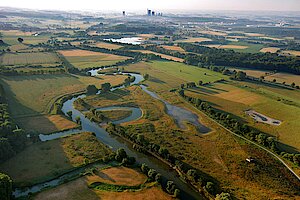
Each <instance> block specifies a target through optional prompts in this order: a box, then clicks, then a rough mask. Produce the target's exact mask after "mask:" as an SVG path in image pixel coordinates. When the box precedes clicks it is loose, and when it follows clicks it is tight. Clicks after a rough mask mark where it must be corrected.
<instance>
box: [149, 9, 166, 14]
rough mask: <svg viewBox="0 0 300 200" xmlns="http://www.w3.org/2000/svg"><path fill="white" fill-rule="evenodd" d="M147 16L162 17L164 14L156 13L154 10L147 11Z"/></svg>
mask: <svg viewBox="0 0 300 200" xmlns="http://www.w3.org/2000/svg"><path fill="white" fill-rule="evenodd" d="M147 15H148V16H162V15H163V14H162V12H157V13H155V11H154V10H150V9H147Z"/></svg>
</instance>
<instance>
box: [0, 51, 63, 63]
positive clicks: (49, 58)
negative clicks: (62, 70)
mask: <svg viewBox="0 0 300 200" xmlns="http://www.w3.org/2000/svg"><path fill="white" fill-rule="evenodd" d="M59 63H61V60H60V59H59V58H58V57H57V55H56V54H55V53H49V52H39V53H5V54H4V55H2V56H1V57H0V64H1V65H37V64H59Z"/></svg>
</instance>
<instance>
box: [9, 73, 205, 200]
mask: <svg viewBox="0 0 300 200" xmlns="http://www.w3.org/2000/svg"><path fill="white" fill-rule="evenodd" d="M90 72H91V74H92V75H97V74H96V73H97V72H96V70H91V71H90ZM124 74H127V75H131V76H134V77H135V81H134V82H133V83H131V85H132V84H138V83H140V82H141V81H143V76H142V75H140V74H135V73H124ZM121 87H124V86H121ZM141 87H142V89H143V90H144V91H145V92H147V93H148V94H150V95H151V96H153V97H154V98H158V99H160V98H159V97H158V96H157V95H156V94H155V93H153V92H150V91H148V90H146V87H145V86H141ZM115 89H117V88H115ZM84 97H86V95H79V96H77V97H74V98H72V99H70V100H67V101H66V102H65V103H64V104H63V106H62V112H63V113H64V114H65V115H66V116H67V112H68V111H72V119H73V121H75V118H76V117H80V119H81V125H82V129H80V130H79V129H75V130H69V131H63V132H58V133H53V134H50V135H43V134H41V135H40V139H41V140H42V141H47V140H53V139H56V138H59V137H62V136H66V135H69V134H73V133H78V132H83V131H84V132H94V133H95V134H96V137H97V138H98V139H99V140H100V141H101V142H102V143H104V144H106V145H107V146H109V147H110V148H111V149H112V150H117V149H119V148H124V149H125V151H126V152H127V154H128V155H129V156H134V157H135V158H136V160H137V163H138V164H142V163H146V164H147V165H148V166H149V167H150V168H153V169H155V170H156V171H157V172H159V173H160V174H161V175H162V177H163V180H172V181H173V182H174V183H175V184H176V187H177V188H179V189H180V190H181V194H180V197H181V199H188V200H193V199H204V198H203V197H202V196H201V195H200V194H199V193H198V192H196V191H195V190H194V189H193V188H192V187H191V186H190V185H189V184H187V183H185V182H184V181H182V180H181V179H180V178H179V177H178V174H177V173H176V172H175V170H173V169H171V168H170V167H169V166H168V165H167V164H165V163H163V162H161V161H160V160H158V159H157V158H155V157H153V156H149V155H145V154H143V153H139V152H137V151H135V150H134V149H133V148H132V145H131V144H130V143H128V142H126V141H124V140H123V139H121V138H119V137H116V136H112V135H110V134H109V133H107V132H106V131H105V130H104V129H103V128H101V127H100V126H99V124H97V123H94V122H91V121H90V120H89V119H87V118H85V117H84V115H83V114H82V113H81V112H80V111H78V110H76V109H75V108H74V107H73V102H74V101H75V100H76V99H78V98H84ZM160 100H161V101H163V100H162V99H160ZM163 102H164V103H165V104H166V107H167V109H168V110H169V108H170V105H171V104H167V102H165V101H163ZM115 108H118V107H114V106H113V107H106V108H101V109H106V110H109V109H115ZM178 108H179V107H178ZM126 109H130V110H132V114H131V115H130V116H129V117H127V118H125V119H123V120H119V121H116V122H115V123H123V122H129V121H134V120H136V119H138V118H140V117H142V111H141V109H139V108H132V107H126ZM181 109H183V108H181ZM178 111H184V112H185V115H184V116H186V117H188V118H189V115H187V114H188V112H189V113H190V114H191V115H190V116H193V117H192V122H191V123H193V124H194V123H196V122H195V117H194V115H195V114H193V113H192V112H190V111H188V110H185V109H183V110H177V111H176V112H178ZM168 113H170V114H171V115H172V113H174V112H173V111H171V110H170V112H168ZM172 116H173V117H174V116H175V115H172ZM174 119H175V120H176V121H177V122H178V123H179V124H180V123H182V121H183V120H187V121H189V119H186V118H182V117H181V118H178V119H176V118H175V117H174ZM197 121H198V117H197ZM198 123H199V121H198ZM199 124H200V123H199ZM196 125H197V124H196ZM200 125H201V124H200ZM60 182H61V178H60V179H59V181H58V180H56V179H55V180H52V181H51V182H47V183H46V184H45V183H41V184H37V185H34V186H32V187H29V188H26V189H24V190H20V189H17V190H15V191H14V195H15V196H16V197H20V196H24V195H27V194H28V193H29V192H32V193H34V192H38V191H41V190H42V189H44V188H45V187H49V186H56V185H58V184H59V183H60Z"/></svg>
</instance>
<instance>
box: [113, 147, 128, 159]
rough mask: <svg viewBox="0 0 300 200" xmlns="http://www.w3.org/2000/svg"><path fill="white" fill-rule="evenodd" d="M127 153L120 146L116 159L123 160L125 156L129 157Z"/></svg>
mask: <svg viewBox="0 0 300 200" xmlns="http://www.w3.org/2000/svg"><path fill="white" fill-rule="evenodd" d="M127 157H128V156H127V153H126V151H125V150H124V149H123V148H120V149H118V150H117V152H116V156H115V159H116V160H117V161H119V162H121V161H122V160H123V159H124V158H127Z"/></svg>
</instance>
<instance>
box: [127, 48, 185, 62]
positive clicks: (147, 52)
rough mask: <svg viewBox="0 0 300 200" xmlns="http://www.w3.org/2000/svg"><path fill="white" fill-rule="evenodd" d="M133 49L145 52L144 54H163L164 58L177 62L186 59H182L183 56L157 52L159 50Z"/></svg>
mask: <svg viewBox="0 0 300 200" xmlns="http://www.w3.org/2000/svg"><path fill="white" fill-rule="evenodd" d="M133 51H136V52H141V53H144V54H155V55H158V56H161V57H162V58H164V59H167V60H172V61H176V62H183V61H184V59H182V58H177V57H174V56H169V55H166V54H161V53H157V52H154V51H149V50H133Z"/></svg>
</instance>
